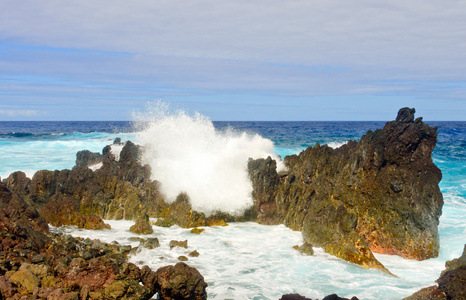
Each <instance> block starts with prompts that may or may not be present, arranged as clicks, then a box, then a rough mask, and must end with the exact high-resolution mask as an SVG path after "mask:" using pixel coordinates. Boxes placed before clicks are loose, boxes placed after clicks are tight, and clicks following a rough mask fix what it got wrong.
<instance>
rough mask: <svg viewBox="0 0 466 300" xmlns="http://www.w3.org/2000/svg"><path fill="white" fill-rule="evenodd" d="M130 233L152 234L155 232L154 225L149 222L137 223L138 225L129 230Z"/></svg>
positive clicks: (140, 221)
mask: <svg viewBox="0 0 466 300" xmlns="http://www.w3.org/2000/svg"><path fill="white" fill-rule="evenodd" d="M129 231H131V232H133V233H137V234H151V233H153V232H154V230H153V229H152V225H151V224H150V223H149V222H147V221H142V220H139V221H136V223H135V224H134V225H133V226H131V227H130V228H129Z"/></svg>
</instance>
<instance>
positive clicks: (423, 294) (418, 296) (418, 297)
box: [403, 286, 448, 300]
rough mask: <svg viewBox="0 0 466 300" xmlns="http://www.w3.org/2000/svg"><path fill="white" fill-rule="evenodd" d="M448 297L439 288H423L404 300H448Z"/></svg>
mask: <svg viewBox="0 0 466 300" xmlns="http://www.w3.org/2000/svg"><path fill="white" fill-rule="evenodd" d="M446 299H448V298H447V295H445V293H444V292H442V291H441V290H440V289H439V288H438V286H430V287H427V288H423V289H421V290H419V291H417V292H416V293H414V294H412V295H411V296H409V297H406V298H403V300H446Z"/></svg>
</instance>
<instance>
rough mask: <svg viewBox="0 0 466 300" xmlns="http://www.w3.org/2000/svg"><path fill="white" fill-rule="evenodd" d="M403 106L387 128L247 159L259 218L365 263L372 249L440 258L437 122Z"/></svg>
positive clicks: (371, 263)
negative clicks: (280, 155)
mask: <svg viewBox="0 0 466 300" xmlns="http://www.w3.org/2000/svg"><path fill="white" fill-rule="evenodd" d="M414 112H415V110H414V109H410V108H403V109H401V110H400V111H399V113H398V116H397V118H396V120H395V121H391V122H387V123H386V124H385V126H384V128H383V129H378V130H376V131H368V132H367V133H366V134H365V135H364V136H363V137H362V138H361V140H360V141H359V142H356V141H349V142H348V143H347V144H345V145H343V146H341V147H339V148H337V149H332V148H330V147H328V146H327V145H323V146H321V145H319V144H316V145H315V146H314V147H309V148H307V149H306V150H304V151H303V152H301V153H300V154H299V155H292V156H287V157H285V159H284V162H285V165H286V167H287V169H288V170H287V171H286V172H283V173H280V174H278V173H277V172H276V164H275V162H274V161H273V160H272V159H270V158H267V159H258V160H250V161H249V165H248V168H249V174H250V178H251V181H252V182H253V187H254V192H253V196H254V201H255V204H254V208H255V213H256V214H257V220H258V221H259V222H262V223H265V224H278V223H284V224H285V225H287V226H289V227H290V228H292V229H295V230H301V231H302V233H303V239H304V242H305V243H307V244H310V245H313V246H317V247H322V248H323V249H324V250H325V251H326V252H328V253H330V254H333V255H335V256H337V257H340V258H343V259H345V260H347V261H350V262H354V263H357V264H360V265H363V266H365V267H368V268H379V269H383V270H386V269H385V268H384V267H383V266H382V264H381V263H380V262H378V261H377V260H376V259H375V257H374V255H373V252H376V253H385V254H396V255H400V256H403V257H405V258H410V259H417V260H423V259H427V258H431V257H436V256H438V251H439V237H438V229H437V228H438V224H439V217H440V215H441V211H442V206H443V197H442V194H441V192H440V189H439V186H438V183H439V182H440V180H441V178H442V174H441V172H440V170H439V169H438V168H437V167H436V166H435V165H434V163H433V161H432V157H431V154H432V151H433V149H434V147H435V144H436V141H437V128H433V127H430V126H429V125H427V124H425V123H423V122H422V118H418V119H416V120H415V119H414Z"/></svg>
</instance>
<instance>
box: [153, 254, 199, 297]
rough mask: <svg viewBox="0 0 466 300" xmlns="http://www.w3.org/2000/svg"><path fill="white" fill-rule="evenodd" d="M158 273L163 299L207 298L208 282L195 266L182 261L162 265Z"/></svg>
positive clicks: (158, 288) (158, 283) (158, 287)
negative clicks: (172, 264) (173, 264)
mask: <svg viewBox="0 0 466 300" xmlns="http://www.w3.org/2000/svg"><path fill="white" fill-rule="evenodd" d="M156 273H157V290H158V291H159V295H160V297H161V299H193V300H201V299H207V292H206V288H207V283H206V282H205V281H204V277H203V276H202V275H201V274H200V273H199V271H197V270H196V269H195V268H192V267H189V266H188V265H187V264H185V263H183V262H180V263H177V264H176V265H175V266H166V267H162V268H160V269H158V270H157V272H156Z"/></svg>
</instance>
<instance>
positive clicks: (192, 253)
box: [188, 250, 199, 257]
mask: <svg viewBox="0 0 466 300" xmlns="http://www.w3.org/2000/svg"><path fill="white" fill-rule="evenodd" d="M188 256H189V257H198V256H199V252H197V250H194V251H192V252H190V253H189V254H188Z"/></svg>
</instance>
